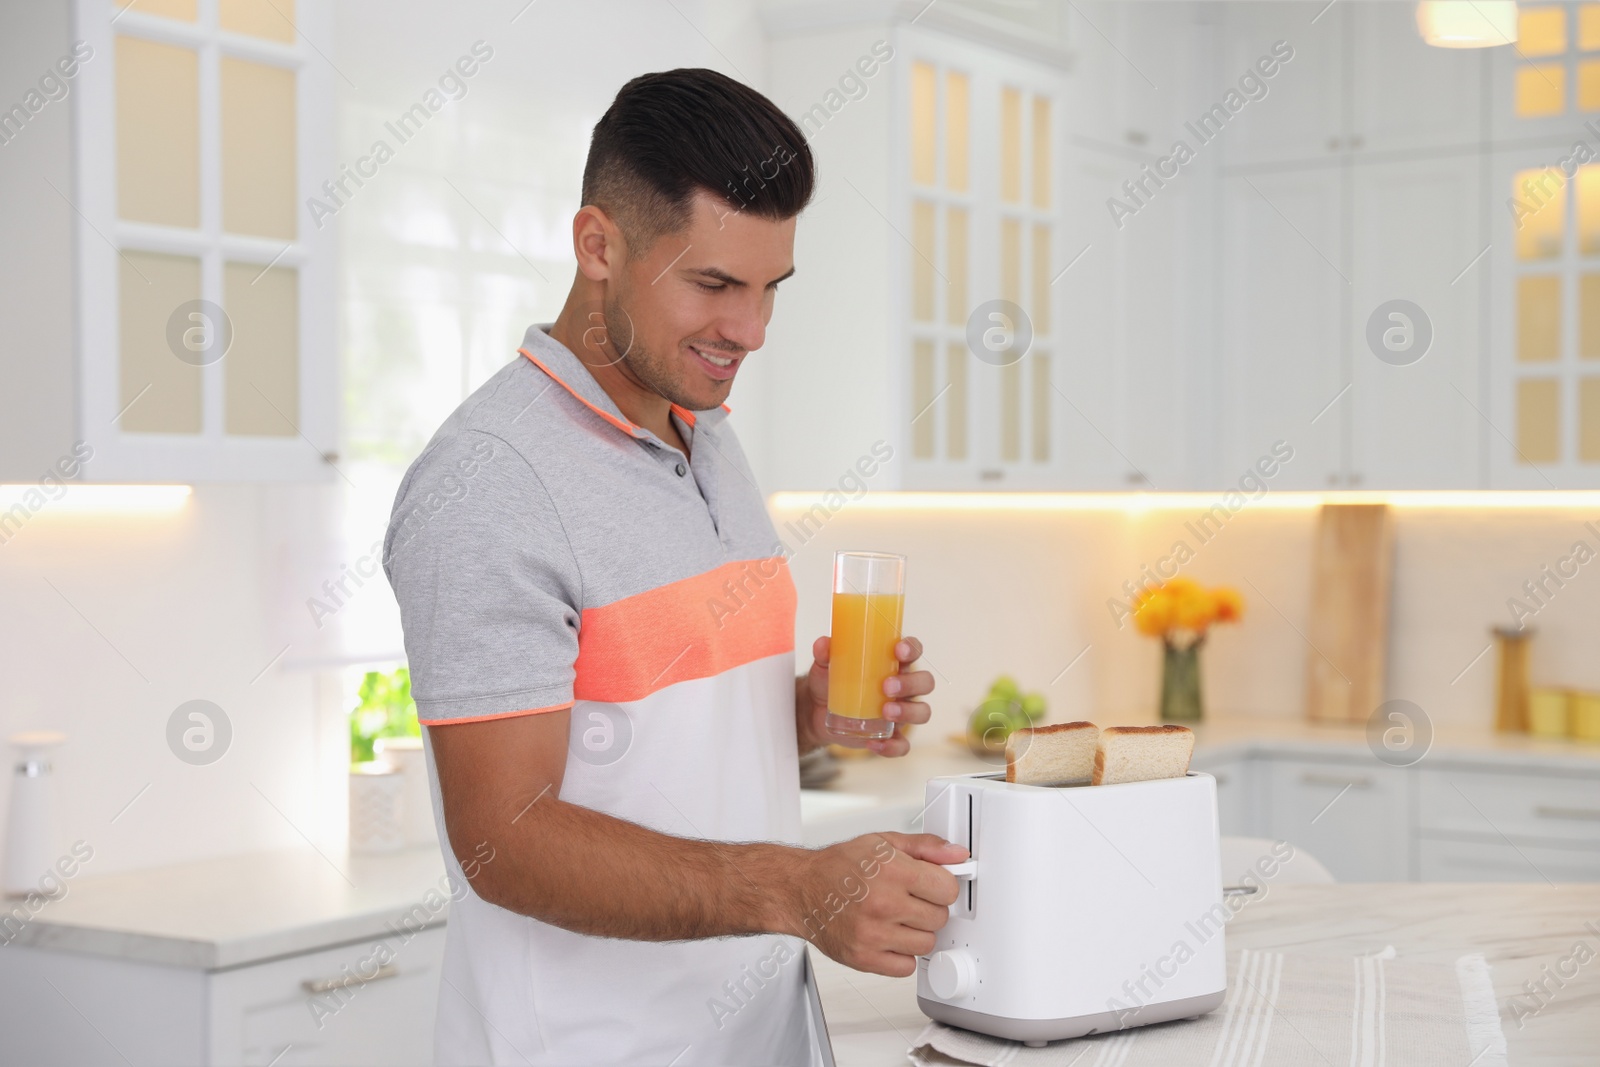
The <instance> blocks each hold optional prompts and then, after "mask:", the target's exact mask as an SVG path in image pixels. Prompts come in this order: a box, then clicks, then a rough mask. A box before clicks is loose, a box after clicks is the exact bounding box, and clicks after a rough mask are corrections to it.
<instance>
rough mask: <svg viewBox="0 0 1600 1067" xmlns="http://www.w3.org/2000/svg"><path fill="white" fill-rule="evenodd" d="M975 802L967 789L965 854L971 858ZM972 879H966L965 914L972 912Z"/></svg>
mask: <svg viewBox="0 0 1600 1067" xmlns="http://www.w3.org/2000/svg"><path fill="white" fill-rule="evenodd" d="M975 803H976V802H975V801H974V799H973V794H972V792H971V790H968V792H967V856H968V858H971V856H972V827H973V826H974V824H975V821H974V819H973V818H972V809H973V805H974V804H975ZM973 881H974V880H973V879H971V878H968V879H967V914H968V915H971V914H972V883H973Z"/></svg>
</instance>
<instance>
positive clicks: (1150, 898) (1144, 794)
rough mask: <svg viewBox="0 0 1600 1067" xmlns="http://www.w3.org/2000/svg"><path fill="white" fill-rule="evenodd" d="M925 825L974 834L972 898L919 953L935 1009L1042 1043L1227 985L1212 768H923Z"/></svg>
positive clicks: (1135, 1022)
mask: <svg viewBox="0 0 1600 1067" xmlns="http://www.w3.org/2000/svg"><path fill="white" fill-rule="evenodd" d="M923 829H924V830H925V831H926V832H928V833H933V834H938V835H939V836H941V837H943V838H945V839H946V840H948V841H952V842H955V843H956V844H960V845H964V846H966V848H967V849H968V852H969V854H970V858H969V859H968V860H967V861H966V862H964V863H958V864H950V865H948V866H947V867H946V869H947V870H949V871H950V872H951V873H953V874H955V875H956V877H957V878H958V879H960V886H961V897H960V899H959V900H958V901H957V902H956V903H955V904H954V905H952V906H951V908H950V918H949V921H948V922H946V924H945V926H944V929H942V930H941V931H939V934H938V938H939V940H938V943H937V945H935V947H934V950H933V952H931V953H930V954H929V955H927V956H924V957H918V961H917V1004H918V1005H919V1006H920V1007H921V1008H922V1010H923V1012H924V1013H925V1014H927V1015H928V1017H929V1018H932V1019H937V1020H938V1021H940V1022H942V1023H947V1024H949V1025H951V1026H959V1027H962V1028H964V1029H967V1030H976V1031H978V1032H980V1033H984V1034H992V1035H994V1036H996V1037H1003V1038H1008V1039H1011V1040H1014V1041H1022V1042H1025V1043H1027V1044H1029V1045H1042V1044H1044V1043H1045V1042H1047V1041H1056V1040H1060V1039H1062V1038H1069V1037H1081V1036H1083V1035H1084V1034H1093V1033H1102V1032H1105V1031H1108V1030H1121V1029H1125V1028H1127V1027H1131V1026H1142V1025H1145V1024H1147V1023H1156V1022H1166V1021H1168V1020H1171V1019H1186V1018H1192V1017H1194V1016H1198V1015H1201V1014H1204V1013H1205V1012H1208V1011H1210V1010H1212V1009H1213V1008H1215V1007H1216V1006H1217V1005H1219V1004H1221V1003H1222V999H1223V996H1224V994H1225V993H1226V992H1227V972H1226V962H1225V956H1224V953H1223V926H1224V924H1225V923H1226V921H1227V919H1228V918H1229V917H1230V916H1231V914H1232V912H1231V910H1230V909H1229V908H1228V907H1227V906H1226V905H1225V904H1224V903H1223V898H1222V871H1221V859H1220V847H1219V840H1218V830H1217V789H1216V782H1215V780H1213V779H1212V777H1211V776H1210V775H1208V774H1200V773H1194V772H1191V773H1190V774H1188V775H1186V776H1185V777H1183V778H1167V779H1161V780H1158V781H1151V782H1129V783H1126V784H1123V785H1098V786H1090V785H1083V786H1050V787H1045V786H1033V785H1018V784H1013V783H1010V782H1007V781H1006V780H1005V774H1004V773H1003V772H991V773H978V774H963V775H949V776H945V777H940V778H931V779H929V780H928V787H927V809H926V811H925V812H924V815H923Z"/></svg>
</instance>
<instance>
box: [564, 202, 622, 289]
mask: <svg viewBox="0 0 1600 1067" xmlns="http://www.w3.org/2000/svg"><path fill="white" fill-rule="evenodd" d="M626 250H627V244H626V242H624V241H623V239H622V231H621V229H619V228H618V226H617V224H616V223H615V222H613V221H612V219H611V217H610V216H609V215H607V214H606V213H605V212H604V211H602V210H600V209H599V208H598V207H595V206H594V205H593V204H585V205H584V206H583V207H581V208H579V209H578V213H577V214H576V215H574V216H573V218H572V251H573V253H574V254H575V255H576V256H577V259H578V270H580V271H582V272H583V276H584V277H585V278H587V279H589V280H590V281H592V282H604V281H613V280H616V279H618V278H620V277H621V274H622V265H623V262H624V261H625V260H626V259H627V251H626Z"/></svg>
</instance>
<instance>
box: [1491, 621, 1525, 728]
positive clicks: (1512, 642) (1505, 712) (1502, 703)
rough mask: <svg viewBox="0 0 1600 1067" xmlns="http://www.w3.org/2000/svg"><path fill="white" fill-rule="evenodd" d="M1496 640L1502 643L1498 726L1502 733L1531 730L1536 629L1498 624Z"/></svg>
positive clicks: (1495, 726)
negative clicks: (1531, 671) (1531, 657)
mask: <svg viewBox="0 0 1600 1067" xmlns="http://www.w3.org/2000/svg"><path fill="white" fill-rule="evenodd" d="M1494 637H1495V641H1496V642H1497V643H1498V644H1499V645H1500V668H1499V671H1498V672H1497V681H1496V686H1495V689H1496V694H1497V697H1496V702H1495V712H1494V728H1495V729H1496V730H1498V731H1499V732H1501V733H1516V734H1525V733H1527V732H1528V640H1529V638H1531V637H1533V631H1532V630H1518V629H1513V628H1511V627H1508V626H1497V627H1495V630H1494Z"/></svg>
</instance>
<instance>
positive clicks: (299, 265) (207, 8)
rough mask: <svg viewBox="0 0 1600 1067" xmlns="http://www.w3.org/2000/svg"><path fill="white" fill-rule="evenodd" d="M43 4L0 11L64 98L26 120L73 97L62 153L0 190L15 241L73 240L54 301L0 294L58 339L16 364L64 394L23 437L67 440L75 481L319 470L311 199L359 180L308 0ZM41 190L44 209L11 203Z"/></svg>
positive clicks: (316, 230) (330, 408) (323, 458)
mask: <svg viewBox="0 0 1600 1067" xmlns="http://www.w3.org/2000/svg"><path fill="white" fill-rule="evenodd" d="M41 6H42V7H46V8H48V7H50V6H52V5H41ZM59 13H60V14H61V15H62V16H63V17H61V18H56V19H39V18H32V19H29V20H27V21H26V22H24V20H23V17H22V16H19V15H15V14H8V15H7V16H5V17H6V19H7V20H8V22H10V21H12V20H16V21H17V22H18V28H19V29H22V30H24V31H25V36H26V41H27V51H28V53H29V57H28V58H29V59H30V60H32V61H33V62H34V63H35V65H37V64H38V63H39V62H45V63H46V64H47V66H46V67H41V68H40V69H41V70H44V71H45V73H46V74H50V73H51V72H54V73H55V74H57V75H59V82H60V83H62V84H65V85H66V86H68V87H69V88H70V93H69V94H64V95H68V96H69V100H65V101H63V102H62V103H61V104H57V105H53V106H55V107H57V108H58V109H62V111H63V113H62V114H52V113H49V112H45V113H41V114H40V115H38V116H37V118H36V119H35V120H33V121H34V123H37V124H39V125H44V124H46V123H48V122H51V121H64V120H65V119H66V117H67V115H66V114H65V109H67V108H70V109H71V116H70V117H71V119H72V124H71V125H72V130H73V135H72V139H71V141H70V142H65V141H63V142H62V143H61V146H60V147H63V148H70V152H69V153H68V154H67V155H66V156H65V157H64V158H54V152H53V151H52V153H51V157H50V158H44V159H41V160H40V163H41V165H42V166H43V167H44V169H45V170H46V172H47V173H44V174H39V175H34V176H31V177H32V179H33V180H32V181H31V182H25V181H22V180H19V179H16V178H8V183H9V182H11V181H19V184H25V185H26V186H27V187H26V188H23V189H19V190H17V191H18V192H20V193H23V194H25V195H23V196H20V197H14V198H8V203H7V204H6V206H4V207H3V208H0V211H3V212H4V213H5V214H6V215H7V216H8V217H7V219H6V220H5V225H7V226H8V227H11V228H16V229H18V230H19V231H21V232H22V234H23V235H24V236H25V237H26V238H27V241H26V244H27V246H28V247H26V248H24V249H23V252H24V254H30V253H36V254H38V256H39V257H40V260H41V262H43V263H44V264H45V265H46V266H47V269H55V268H56V266H57V265H58V264H59V262H60V260H61V259H62V257H64V256H66V255H70V256H71V257H72V263H71V274H72V276H73V277H74V279H75V285H74V286H73V287H72V289H71V290H70V292H71V294H72V295H71V303H70V306H65V305H64V304H62V305H58V306H55V307H50V308H29V307H24V306H15V307H12V308H10V309H9V310H10V312H11V316H10V317H12V318H13V319H15V318H18V317H21V318H23V319H26V318H27V317H29V316H30V315H45V314H49V315H52V316H60V319H59V321H58V322H57V324H56V328H57V330H58V331H59V334H60V335H61V336H62V337H64V338H66V339H67V340H66V341H64V342H62V343H60V344H59V345H55V346H52V348H51V349H50V350H49V351H48V352H46V353H42V354H41V355H42V356H43V357H44V358H45V359H46V360H48V362H47V364H46V366H45V369H44V370H42V371H41V370H39V369H38V368H35V369H34V370H33V371H32V372H31V373H32V374H33V375H34V376H36V377H39V376H42V377H44V378H46V379H48V380H47V382H46V383H44V384H45V385H47V386H48V391H49V392H50V393H51V394H54V395H60V396H63V397H65V398H67V402H66V403H65V404H64V405H62V407H63V408H64V410H52V411H51V412H50V414H49V417H48V419H46V418H45V417H43V416H41V417H39V418H37V419H30V418H29V416H28V413H26V412H19V413H18V414H19V415H20V417H21V420H22V422H21V425H22V428H21V429H20V430H19V431H17V432H18V433H19V435H20V436H21V437H22V438H23V440H24V443H25V444H28V443H31V448H24V449H23V451H24V452H27V451H34V452H39V451H43V452H49V451H52V450H55V449H60V450H61V451H62V452H63V453H65V452H68V451H75V452H76V454H77V455H79V456H80V457H83V456H85V455H86V456H87V459H86V461H85V462H84V464H83V472H84V474H83V476H84V477H85V478H87V479H89V480H92V481H252V480H322V479H326V478H328V477H330V476H331V474H332V472H333V469H334V468H333V466H332V464H333V463H335V462H336V461H337V455H336V448H337V418H336V410H337V403H338V396H337V393H338V373H337V355H336V343H335V342H336V337H335V327H334V314H333V301H334V292H335V278H334V272H333V268H334V264H333V250H334V249H333V240H332V231H331V228H328V227H327V226H326V220H325V219H321V218H319V217H317V216H316V215H315V214H314V213H311V211H310V208H309V206H308V205H309V202H311V201H312V199H313V198H320V199H328V198H330V197H331V198H332V201H333V203H334V204H335V205H337V204H338V203H340V202H341V199H340V198H341V197H346V198H347V197H348V196H349V195H352V194H353V192H354V191H355V190H356V189H357V188H358V187H359V181H358V180H357V179H356V178H354V177H352V176H351V175H350V174H349V173H348V169H347V168H346V169H341V170H337V171H336V170H335V168H334V165H333V159H332V152H331V146H332V143H333V112H334V107H333V87H332V80H331V79H332V74H331V68H330V67H329V65H328V62H327V60H326V59H325V58H321V57H319V56H318V55H317V53H316V52H315V51H314V49H313V48H312V46H311V44H310V42H311V41H312V40H324V41H326V40H328V39H329V38H330V20H329V19H328V18H327V11H326V8H325V5H324V4H323V3H322V2H321V0H298V2H294V0H159V2H158V0H144V2H140V3H131V2H127V3H124V2H120V0H73V2H72V3H71V4H70V8H67V7H63V9H62V10H61V11H60V12H59ZM69 13H70V17H66V16H67V15H68V14H69ZM13 69H14V68H13ZM35 132H36V131H35V130H33V129H24V130H23V131H21V136H20V137H19V139H21V138H22V137H27V136H29V135H32V134H34V133H35ZM38 132H42V131H38ZM49 172H54V173H55V174H56V175H57V176H58V178H64V179H65V180H60V181H51V180H50V177H49ZM324 183H331V186H332V189H331V191H329V190H327V189H324ZM59 203H65V204H66V205H67V206H68V207H69V208H70V211H69V212H68V213H66V214H65V215H63V213H62V212H61V211H59V210H56V209H57V207H58V206H59ZM40 207H42V208H43V209H45V212H44V214H45V221H41V222H37V223H30V222H27V221H24V220H23V219H22V218H21V217H22V216H24V215H26V214H27V213H29V212H31V211H34V210H37V209H38V208H40ZM10 251H11V250H10V249H8V252H10ZM63 312H65V314H63ZM19 358H21V353H13V354H11V355H10V356H9V357H8V360H7V364H8V366H7V367H6V370H5V373H6V374H7V376H8V377H10V376H12V375H14V374H15V373H16V372H15V371H14V370H13V369H12V368H11V367H10V366H9V363H10V362H11V361H12V360H16V359H19ZM63 415H66V418H65V419H63V417H62V416H63ZM63 425H66V426H70V427H71V428H72V429H71V430H70V431H67V434H68V435H70V438H71V439H70V440H64V439H63V437H64V435H63V431H62V428H61V427H62V426H63ZM36 461H37V457H29V458H27V459H25V460H18V461H16V466H15V469H10V468H12V461H11V460H7V461H4V462H5V463H6V465H7V467H8V469H6V470H4V471H0V478H5V479H9V480H18V479H28V480H32V479H34V478H37V477H38V474H39V472H38V471H37V470H34V469H33V464H34V463H36Z"/></svg>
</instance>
